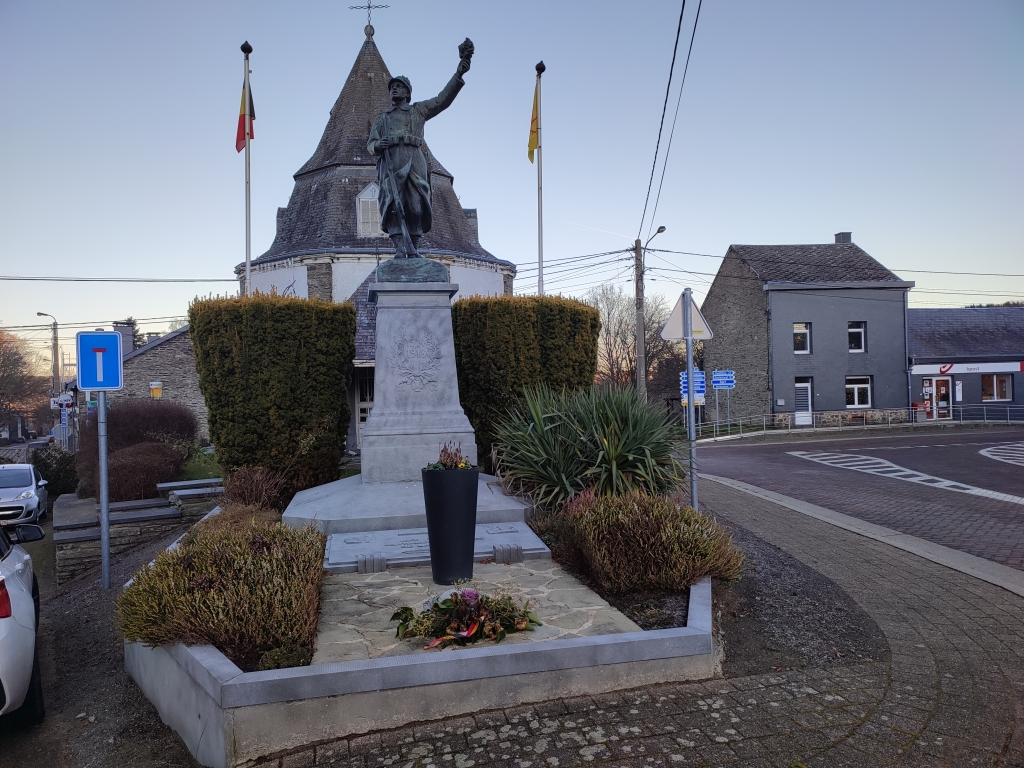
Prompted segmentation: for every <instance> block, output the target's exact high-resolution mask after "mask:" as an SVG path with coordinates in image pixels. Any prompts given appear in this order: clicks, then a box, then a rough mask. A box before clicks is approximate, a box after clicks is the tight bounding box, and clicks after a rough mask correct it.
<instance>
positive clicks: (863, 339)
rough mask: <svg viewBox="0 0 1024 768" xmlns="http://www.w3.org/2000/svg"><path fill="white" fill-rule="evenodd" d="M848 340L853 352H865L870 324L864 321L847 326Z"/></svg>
mask: <svg viewBox="0 0 1024 768" xmlns="http://www.w3.org/2000/svg"><path fill="white" fill-rule="evenodd" d="M846 328H847V330H846V338H847V340H848V344H849V348H850V351H851V352H863V351H864V350H865V349H867V341H868V324H867V323H865V322H863V321H862V320H858V321H856V322H849V323H847V324H846Z"/></svg>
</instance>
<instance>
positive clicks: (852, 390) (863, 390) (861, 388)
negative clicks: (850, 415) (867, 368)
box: [846, 376, 871, 408]
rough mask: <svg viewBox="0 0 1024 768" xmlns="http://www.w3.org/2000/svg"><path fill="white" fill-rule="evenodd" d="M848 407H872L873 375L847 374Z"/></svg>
mask: <svg viewBox="0 0 1024 768" xmlns="http://www.w3.org/2000/svg"><path fill="white" fill-rule="evenodd" d="M846 407H847V408H870V407H871V377H870V376H847V377H846Z"/></svg>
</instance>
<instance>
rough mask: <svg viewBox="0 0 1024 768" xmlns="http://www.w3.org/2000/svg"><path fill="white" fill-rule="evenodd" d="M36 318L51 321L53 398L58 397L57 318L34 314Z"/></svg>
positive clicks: (39, 313) (40, 313)
mask: <svg viewBox="0 0 1024 768" xmlns="http://www.w3.org/2000/svg"><path fill="white" fill-rule="evenodd" d="M36 316H38V317H48V318H50V319H51V320H53V396H54V397H58V396H59V395H60V368H59V367H58V362H57V358H58V355H59V354H60V353H59V352H58V351H57V318H56V317H54V316H53V315H48V314H46V313H45V312H36Z"/></svg>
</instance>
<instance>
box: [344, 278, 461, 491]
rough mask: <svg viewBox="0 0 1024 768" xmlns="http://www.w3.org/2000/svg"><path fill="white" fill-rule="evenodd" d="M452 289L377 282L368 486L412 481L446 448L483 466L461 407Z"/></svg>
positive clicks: (365, 447) (365, 467)
mask: <svg viewBox="0 0 1024 768" xmlns="http://www.w3.org/2000/svg"><path fill="white" fill-rule="evenodd" d="M458 289H459V287H458V286H457V285H454V284H452V283H419V282H402V283H399V282H390V283H373V284H371V286H370V301H373V302H375V303H376V304H377V354H376V372H375V373H374V385H373V410H371V411H370V415H369V416H368V417H367V419H366V423H365V424H364V425H363V438H362V481H363V482H364V483H394V482H411V481H418V480H419V479H420V470H421V469H423V468H424V467H425V466H426V465H427V464H428V463H430V462H432V461H437V454H438V448H439V446H440V445H442V444H444V443H446V442H449V441H451V442H455V443H460V444H461V445H462V453H463V455H464V456H465V457H466V458H467V459H469V460H470V461H471V462H472V463H473V464H476V463H477V455H476V441H475V437H474V433H473V427H472V426H470V423H469V419H468V418H466V414H465V412H464V411H463V410H462V406H461V405H460V404H459V382H458V377H457V375H456V372H455V343H454V339H453V337H452V315H451V297H452V296H453V295H455V293H456V291H458Z"/></svg>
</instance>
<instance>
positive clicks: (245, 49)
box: [242, 40, 252, 296]
mask: <svg viewBox="0 0 1024 768" xmlns="http://www.w3.org/2000/svg"><path fill="white" fill-rule="evenodd" d="M242 53H244V54H245V81H244V83H245V85H244V89H243V90H244V91H245V98H244V102H245V295H246V296H249V295H251V291H250V286H251V285H252V201H251V198H250V191H249V141H250V139H251V138H252V136H250V134H251V132H252V116H251V115H250V114H249V109H250V105H251V104H252V97H251V96H250V95H249V54H250V53H252V46H251V45H249V41H248V40H246V41H245V42H244V43H242Z"/></svg>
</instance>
